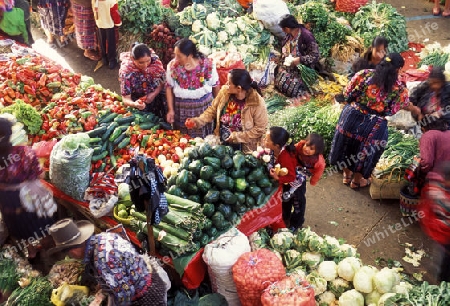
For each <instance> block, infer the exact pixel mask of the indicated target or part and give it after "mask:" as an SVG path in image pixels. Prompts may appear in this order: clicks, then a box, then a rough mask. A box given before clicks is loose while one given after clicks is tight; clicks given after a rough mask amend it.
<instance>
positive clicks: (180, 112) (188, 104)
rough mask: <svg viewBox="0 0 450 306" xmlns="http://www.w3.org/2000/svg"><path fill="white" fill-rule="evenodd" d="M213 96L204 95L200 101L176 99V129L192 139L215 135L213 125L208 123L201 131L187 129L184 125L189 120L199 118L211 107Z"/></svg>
mask: <svg viewBox="0 0 450 306" xmlns="http://www.w3.org/2000/svg"><path fill="white" fill-rule="evenodd" d="M212 100H213V96H212V94H211V93H209V94H206V95H204V96H203V97H201V98H200V99H181V98H178V97H175V101H174V110H175V122H174V124H173V125H174V128H175V129H176V130H180V131H181V132H182V133H184V134H188V135H189V136H191V137H202V138H204V137H205V136H206V135H209V134H212V133H213V123H208V124H207V125H205V126H204V127H203V128H201V129H189V130H188V129H187V128H186V126H185V125H184V123H185V122H186V119H187V118H193V117H198V116H200V115H201V114H203V112H204V111H205V110H206V109H207V108H208V107H209V106H210V105H211V102H212Z"/></svg>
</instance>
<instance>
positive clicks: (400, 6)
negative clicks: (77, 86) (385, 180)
mask: <svg viewBox="0 0 450 306" xmlns="http://www.w3.org/2000/svg"><path fill="white" fill-rule="evenodd" d="M386 2H387V3H390V4H392V5H393V6H394V7H395V8H397V10H398V11H399V12H400V13H401V14H403V15H404V16H405V17H406V18H407V29H408V35H409V40H410V41H412V42H416V43H432V42H435V41H437V42H440V43H441V45H443V46H446V45H448V44H449V43H450V31H449V29H450V18H442V17H435V16H432V7H433V4H432V3H430V2H427V1H426V0H411V1H401V0H387V1H386ZM34 33H35V38H36V40H37V43H36V47H37V48H40V49H41V50H43V53H44V54H45V55H47V56H49V57H50V58H54V59H55V60H58V61H63V62H64V65H66V66H67V67H70V68H72V69H73V70H74V71H76V72H80V73H82V74H84V75H89V76H92V77H93V78H94V80H95V82H96V83H100V84H102V85H103V86H104V87H105V88H109V89H111V90H113V91H116V92H120V88H119V83H118V79H117V75H118V68H116V69H114V70H110V69H108V68H107V67H102V68H101V69H99V70H98V71H97V72H93V70H94V68H95V66H96V62H93V61H91V60H89V59H86V58H85V57H84V56H83V51H82V50H80V49H78V48H77V46H76V42H75V41H72V42H71V43H70V44H69V45H68V46H66V47H64V48H56V49H51V48H48V47H47V46H46V45H45V43H44V42H45V38H44V37H43V35H42V33H41V32H39V31H38V30H34ZM305 225H306V226H311V228H312V229H313V230H314V231H316V232H318V233H319V234H328V235H332V236H335V237H337V238H343V239H345V240H346V241H347V242H348V243H350V244H354V245H355V246H357V247H358V251H359V253H360V254H361V258H362V260H363V262H364V263H366V264H371V265H376V264H377V262H380V261H381V262H383V261H384V262H387V261H389V260H394V261H398V262H399V263H400V264H401V265H402V266H403V267H404V269H405V271H406V272H407V273H410V274H414V273H418V275H419V276H420V275H423V277H424V279H425V280H428V281H431V282H434V280H435V273H434V272H433V271H434V270H433V264H434V262H436V259H435V257H434V256H433V243H432V241H430V239H428V238H427V237H426V236H425V235H424V234H423V233H422V231H421V230H420V227H419V224H418V222H417V221H416V220H414V219H413V218H402V215H401V212H400V209H399V201H398V200H389V201H388V200H383V201H381V202H380V201H379V200H372V199H371V198H370V195H369V189H368V188H364V189H361V190H360V191H355V190H352V189H350V188H349V187H347V186H344V185H343V184H342V175H341V174H334V175H331V176H328V177H326V178H323V179H322V180H321V181H320V182H319V184H318V185H317V186H315V187H312V186H308V189H307V212H306V224H305ZM408 244H410V245H411V248H412V249H413V250H420V249H423V250H424V252H425V256H424V257H423V259H422V260H421V261H420V265H419V266H418V267H414V266H413V265H412V264H410V263H408V262H405V261H404V260H403V259H402V258H403V257H404V256H405V248H406V246H407V245H408Z"/></svg>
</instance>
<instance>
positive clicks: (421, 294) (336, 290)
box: [238, 227, 448, 306]
mask: <svg viewBox="0 0 450 306" xmlns="http://www.w3.org/2000/svg"><path fill="white" fill-rule="evenodd" d="M250 245H251V246H252V250H255V249H259V248H260V246H263V247H264V248H268V249H270V250H272V251H273V252H274V254H275V255H277V257H278V258H279V259H280V260H282V262H283V265H284V267H285V268H286V272H287V275H288V276H290V277H291V278H294V279H297V280H298V281H297V284H301V282H302V281H306V282H307V283H309V284H310V285H311V286H312V288H313V289H314V292H313V294H314V296H315V301H317V303H318V304H317V305H323V306H325V305H338V304H337V303H338V301H339V305H361V306H363V305H446V304H445V303H442V302H443V301H447V300H446V299H445V298H446V295H448V293H447V292H448V289H447V284H446V283H443V284H441V286H440V287H439V286H429V285H428V284H427V283H425V285H422V287H420V286H419V287H416V286H413V285H411V284H410V283H409V282H407V279H403V275H402V274H401V271H402V269H401V268H389V267H384V268H382V269H378V268H376V267H374V266H369V265H363V263H362V262H361V260H360V259H359V254H358V253H357V250H356V249H355V248H354V247H353V246H351V245H348V244H346V243H345V242H344V241H342V240H338V239H336V238H335V237H332V236H329V235H324V236H320V235H318V234H317V233H315V232H313V231H311V229H310V228H309V227H308V228H302V229H301V230H297V231H296V232H294V233H292V232H290V231H289V230H287V229H280V230H279V231H278V232H277V233H275V234H274V235H273V236H272V237H270V236H268V235H267V231H266V230H265V229H260V230H259V231H258V232H257V233H255V234H254V235H252V236H251V237H250ZM255 247H256V248H255ZM273 287H274V286H273V285H272V286H269V287H268V289H267V290H269V291H271V292H273V291H272V288H273ZM238 290H239V288H238ZM427 291H428V292H427ZM282 292H283V291H282V290H281V292H280V293H279V294H280V295H282ZM290 292H294V290H293V289H291V290H290ZM266 293H267V291H266ZM411 297H413V298H411ZM415 299H417V300H415ZM425 300H428V301H438V300H439V301H441V304H428V303H423V304H421V303H420V302H419V301H425ZM400 301H402V302H403V303H404V304H402V303H399V304H395V302H400ZM413 301H414V303H413ZM382 303H384V304H382ZM296 305H297V304H296ZM300 305H302V304H300ZM313 305H314V304H313Z"/></svg>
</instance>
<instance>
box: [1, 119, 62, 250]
mask: <svg viewBox="0 0 450 306" xmlns="http://www.w3.org/2000/svg"><path fill="white" fill-rule="evenodd" d="M11 134H12V125H11V122H10V121H9V120H8V119H5V118H0V211H1V213H2V217H3V218H2V220H3V222H5V224H6V227H7V228H8V232H9V235H10V236H11V237H12V238H13V239H16V240H17V241H21V242H22V241H25V243H24V244H23V247H25V246H26V247H27V248H28V257H34V255H35V253H36V249H35V247H34V246H33V245H32V243H30V242H29V240H28V239H29V238H30V237H31V238H32V240H33V241H36V239H34V238H35V235H36V234H38V235H39V236H40V237H42V235H43V234H41V233H43V232H46V231H47V230H48V227H49V226H50V225H51V224H53V222H54V221H55V220H54V218H53V217H41V218H38V216H37V214H36V213H35V212H28V211H26V210H25V208H24V207H23V205H22V204H21V201H20V197H19V193H20V188H21V187H22V186H21V184H22V183H24V182H27V181H32V180H35V179H38V178H39V176H40V175H41V173H42V169H41V167H40V165H39V161H38V159H37V157H36V154H35V153H34V151H33V150H32V149H31V148H30V147H28V146H12V145H11V142H10V141H9V140H10V137H11ZM45 236H47V234H45Z"/></svg>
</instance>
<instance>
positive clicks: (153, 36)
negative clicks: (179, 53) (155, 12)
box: [147, 23, 180, 67]
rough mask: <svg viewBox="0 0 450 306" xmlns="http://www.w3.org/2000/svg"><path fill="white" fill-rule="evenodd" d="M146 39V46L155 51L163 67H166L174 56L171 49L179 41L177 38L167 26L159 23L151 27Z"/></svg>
mask: <svg viewBox="0 0 450 306" xmlns="http://www.w3.org/2000/svg"><path fill="white" fill-rule="evenodd" d="M148 38H149V39H148V42H147V44H148V46H149V47H151V48H152V49H153V50H154V51H155V53H156V54H157V55H158V56H159V58H160V60H161V62H162V63H163V65H164V67H166V66H167V64H168V63H169V62H170V61H171V60H172V58H173V56H174V53H173V47H174V45H175V43H176V42H177V41H178V40H179V39H180V38H179V36H178V37H177V35H176V34H175V32H173V31H172V30H171V29H170V28H169V27H168V25H166V24H164V23H161V24H154V25H153V30H152V31H151V32H150V35H148Z"/></svg>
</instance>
